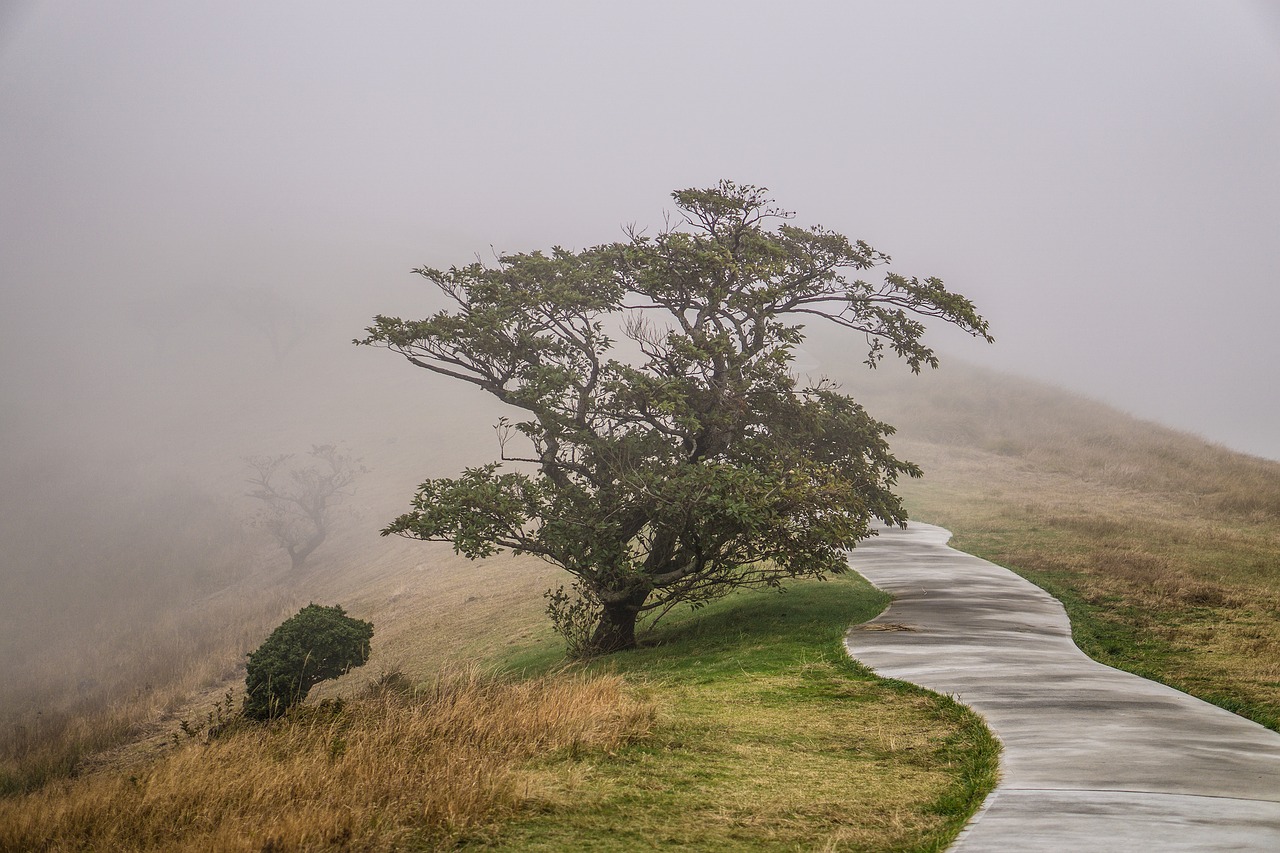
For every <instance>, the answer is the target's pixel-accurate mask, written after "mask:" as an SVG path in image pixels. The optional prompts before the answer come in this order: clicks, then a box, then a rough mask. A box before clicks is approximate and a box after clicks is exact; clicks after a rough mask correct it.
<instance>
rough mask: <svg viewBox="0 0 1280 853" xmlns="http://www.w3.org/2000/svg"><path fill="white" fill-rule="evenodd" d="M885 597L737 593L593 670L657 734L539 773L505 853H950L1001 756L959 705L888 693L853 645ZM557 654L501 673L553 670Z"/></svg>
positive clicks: (864, 589) (910, 690) (526, 656)
mask: <svg viewBox="0 0 1280 853" xmlns="http://www.w3.org/2000/svg"><path fill="white" fill-rule="evenodd" d="M886 601H887V597H886V596H884V595H883V594H881V593H879V592H878V591H876V590H874V589H873V588H872V587H870V585H869V584H867V583H866V582H865V581H864V580H863V579H862V578H860V577H846V578H840V579H837V580H834V581H829V582H826V583H816V582H811V583H804V584H797V585H795V586H794V587H793V588H792V589H791V590H790V591H788V592H787V593H785V594H782V595H779V594H777V593H772V592H761V593H751V594H742V595H736V596H733V597H731V598H729V599H726V600H724V601H721V602H717V603H716V604H714V605H712V606H710V607H708V608H706V609H704V610H700V611H697V612H695V613H692V614H688V615H686V616H684V617H683V618H682V619H680V620H679V621H675V620H672V621H671V623H670V624H666V625H664V626H663V627H662V628H661V629H660V630H659V632H658V633H657V636H656V637H655V638H654V639H653V645H651V646H648V647H645V648H641V649H638V650H636V651H633V652H627V653H623V654H617V655H612V656H610V657H608V658H606V659H603V660H600V661H596V662H594V663H592V664H590V665H588V666H587V667H586V669H587V670H588V671H589V672H592V673H616V674H619V675H621V676H623V677H624V678H625V679H626V680H627V681H628V682H629V683H631V684H633V685H636V686H637V687H638V689H640V690H641V691H642V692H643V694H644V695H646V696H647V697H648V698H649V699H651V700H652V701H653V702H655V703H656V704H657V705H658V707H659V724H658V725H657V726H656V728H655V730H654V733H653V735H652V736H651V737H650V738H648V739H646V740H644V741H642V742H639V743H637V744H635V745H632V746H629V747H627V748H625V749H622V750H619V751H617V752H615V753H614V754H612V755H608V756H600V755H585V756H583V757H581V758H578V759H576V760H573V761H569V762H563V761H551V762H544V763H542V764H541V765H540V766H536V767H534V768H532V769H531V770H530V773H531V778H532V779H533V780H535V783H536V785H535V786H536V787H537V788H538V789H539V790H540V791H541V792H542V793H541V794H540V796H539V797H538V799H537V802H535V803H531V804H530V808H528V809H526V810H525V813H524V814H523V815H522V816H521V817H519V818H517V819H516V820H514V821H512V822H510V823H507V824H505V825H504V826H503V828H502V830H501V832H500V833H499V834H497V835H496V836H494V837H493V838H490V839H487V840H481V839H477V845H478V846H484V847H486V848H492V849H499V850H565V849H591V850H602V851H608V850H620V851H622V850H637V849H649V848H655V847H662V846H668V845H677V844H678V845H680V847H681V849H684V850H708V851H710V850H796V849H806V850H941V849H944V848H945V847H946V846H947V845H948V844H949V843H950V841H951V840H952V839H953V838H954V836H955V834H956V833H957V832H958V831H959V830H960V828H961V827H962V826H963V825H964V823H965V821H966V820H967V819H968V817H969V816H970V815H971V814H972V813H973V812H974V810H975V809H976V808H977V807H978V805H979V804H980V803H981V802H982V800H983V799H984V798H985V797H986V795H987V793H988V792H989V791H990V790H991V788H992V787H993V786H994V784H995V776H996V768H997V753H998V746H997V744H996V742H995V741H994V739H993V738H992V736H991V734H990V732H989V731H988V730H987V728H986V727H985V725H984V724H983V723H982V722H981V720H980V719H979V718H978V717H977V716H976V715H974V714H972V713H971V712H969V711H968V710H967V709H965V708H963V707H962V706H959V705H957V704H956V703H955V702H953V701H951V700H950V699H948V698H945V697H940V696H937V695H936V694H931V693H928V692H926V691H923V690H920V689H918V688H916V687H913V686H911V685H907V684H903V683H900V682H892V681H886V680H883V679H879V678H877V677H875V676H873V675H871V674H870V673H869V672H868V671H867V670H865V669H864V668H862V667H860V666H858V665H857V664H855V663H854V662H852V661H851V660H849V659H848V657H847V656H846V655H845V653H844V651H843V646H842V638H843V635H844V632H845V630H846V629H847V628H848V627H849V626H850V625H852V624H856V623H858V622H861V621H864V620H866V619H869V618H871V617H872V616H874V615H875V614H876V613H878V612H879V611H880V610H881V609H883V606H884V604H885V603H886ZM554 660H555V654H554V652H552V651H550V650H546V649H539V650H535V651H532V652H525V653H522V654H519V655H516V656H513V657H512V658H511V659H510V660H509V661H507V662H506V664H507V665H510V666H513V667H517V668H525V669H529V670H533V671H542V670H546V669H548V668H551V667H553V666H554Z"/></svg>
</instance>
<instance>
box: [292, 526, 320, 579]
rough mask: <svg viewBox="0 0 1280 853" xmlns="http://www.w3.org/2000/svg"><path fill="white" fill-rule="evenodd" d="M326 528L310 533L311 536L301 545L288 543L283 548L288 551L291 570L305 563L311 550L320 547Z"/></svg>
mask: <svg viewBox="0 0 1280 853" xmlns="http://www.w3.org/2000/svg"><path fill="white" fill-rule="evenodd" d="M327 534H328V531H327V530H323V529H322V530H317V531H316V532H315V533H313V534H312V535H311V538H310V539H308V540H307V541H306V542H303V543H302V544H301V545H290V546H289V547H288V548H286V549H285V550H286V551H288V552H289V559H290V560H292V561H293V570H294V571H297V570H298V569H300V568H302V567H303V566H304V565H306V562H307V557H310V556H311V552H312V551H314V550H315V549H317V548H319V547H320V544H321V543H322V542H324V539H325V536H326V535H327Z"/></svg>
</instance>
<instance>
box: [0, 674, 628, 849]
mask: <svg viewBox="0 0 1280 853" xmlns="http://www.w3.org/2000/svg"><path fill="white" fill-rule="evenodd" d="M653 723H654V709H653V707H652V706H651V705H649V704H648V703H646V702H643V701H640V700H637V699H635V698H633V697H632V696H630V695H629V693H628V692H627V690H626V689H625V686H624V684H623V682H622V679H620V678H618V677H614V676H593V677H575V676H569V675H560V676H550V677H546V678H539V679H532V680H525V681H503V680H499V679H495V678H492V677H484V676H482V675H480V674H479V673H478V672H477V671H476V670H474V669H472V670H464V671H461V672H455V673H452V674H450V675H448V676H444V677H441V678H439V679H437V680H435V681H434V682H433V683H432V684H430V686H428V687H427V688H425V689H424V690H421V691H418V692H413V691H409V690H407V689H406V688H405V687H404V686H403V682H399V683H397V682H396V681H395V680H391V681H388V682H385V683H384V684H383V685H382V686H380V687H378V688H375V689H372V690H369V691H367V692H366V693H365V695H363V696H361V697H360V698H357V699H353V700H350V701H348V702H345V703H326V704H323V705H321V706H318V707H308V708H304V709H302V710H301V712H300V713H297V714H295V715H292V716H291V717H289V718H286V719H284V720H282V721H278V722H277V723H276V724H273V725H270V726H261V727H260V726H248V725H243V726H239V727H236V728H234V729H233V730H230V731H228V732H226V733H224V734H223V735H221V736H219V737H217V738H215V739H213V740H212V741H211V742H209V743H208V744H203V743H201V742H199V741H189V742H186V743H184V744H182V745H180V746H179V747H177V748H176V749H175V750H174V751H173V752H172V753H171V754H170V755H168V756H166V757H165V758H164V759H163V760H160V761H158V762H156V763H155V764H153V765H152V766H149V767H147V768H145V769H143V770H141V771H139V772H138V773H137V774H136V775H132V776H124V775H121V774H118V773H110V772H108V773H100V774H96V775H94V776H92V777H90V778H84V779H77V780H70V781H67V782H63V783H58V784H55V785H50V786H48V787H46V788H45V789H44V790H42V791H39V792H37V793H34V794H28V795H25V796H22V797H14V798H8V799H4V800H0V849H2V850H15V851H16V850H23V851H61V850H121V851H124V850H165V851H186V850H191V851H196V850H199V851H210V850H229V851H230V850H246V851H247V850H254V851H258V850H276V851H283V850H309V849H316V848H320V847H327V846H337V847H342V846H344V845H346V844H348V843H352V842H353V843H356V844H357V845H358V847H359V849H367V850H387V849H395V848H397V847H400V846H402V845H405V844H412V845H414V846H418V847H430V848H440V847H445V846H449V845H451V844H453V843H455V842H456V841H457V840H458V839H459V838H461V837H462V836H464V835H465V834H467V833H469V832H472V831H474V830H476V829H478V828H481V827H484V826H485V825H486V824H488V823H489V822H491V821H493V820H494V819H495V817H497V816H498V815H501V814H503V813H506V812H510V811H511V810H513V809H515V808H517V807H518V806H519V805H520V804H521V803H522V802H525V801H526V800H528V799H530V798H533V797H537V796H538V792H537V791H536V790H533V789H531V787H530V784H531V783H530V780H531V778H533V777H530V776H528V775H526V774H522V773H521V772H520V771H519V766H520V764H521V762H523V761H525V760H526V759H528V758H530V757H531V756H534V755H546V754H548V753H555V752H557V751H568V752H570V753H575V754H576V753H582V752H588V751H592V752H594V751H604V750H610V749H617V748H619V747H621V746H623V745H625V744H627V743H629V742H631V741H633V740H635V739H637V738H641V737H644V736H645V735H647V734H648V732H649V731H650V729H651V727H652V725H653Z"/></svg>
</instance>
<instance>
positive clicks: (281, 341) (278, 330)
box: [220, 287, 312, 364]
mask: <svg viewBox="0 0 1280 853" xmlns="http://www.w3.org/2000/svg"><path fill="white" fill-rule="evenodd" d="M220 296H221V300H222V303H223V305H224V307H225V308H226V309H227V310H228V311H230V312H231V313H232V314H234V315H236V316H237V317H238V318H240V320H241V321H243V322H244V323H245V324H246V325H247V326H248V327H250V328H252V329H255V330H256V331H257V332H258V333H259V334H261V335H262V336H263V337H265V338H266V340H267V343H269V344H270V345H271V354H272V355H273V356H275V360H276V364H283V363H284V360H285V358H286V357H288V355H289V353H290V352H291V351H292V350H293V348H294V347H295V346H297V345H298V344H299V343H300V342H301V341H302V339H303V338H304V337H306V335H307V332H308V331H310V328H311V320H312V318H311V317H310V316H308V314H307V312H305V311H304V310H303V309H302V308H301V307H299V306H298V305H297V304H296V303H294V302H291V301H290V300H288V299H287V298H285V297H283V296H281V295H280V294H279V293H277V292H276V291H274V290H272V289H270V288H263V287H224V288H222V289H221V291H220Z"/></svg>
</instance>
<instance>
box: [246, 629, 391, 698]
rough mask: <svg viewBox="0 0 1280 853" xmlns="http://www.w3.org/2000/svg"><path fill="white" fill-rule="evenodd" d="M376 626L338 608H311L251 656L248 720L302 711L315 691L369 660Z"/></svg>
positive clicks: (268, 639)
mask: <svg viewBox="0 0 1280 853" xmlns="http://www.w3.org/2000/svg"><path fill="white" fill-rule="evenodd" d="M372 638H373V624H372V623H370V622H363V621H361V620H359V619H352V618H351V617H350V616H348V615H347V614H346V612H345V611H343V609H342V608H341V607H339V606H337V605H334V606H333V607H321V606H320V605H317V604H308V605H307V606H306V607H304V608H302V609H301V610H299V611H298V613H297V614H296V615H294V616H291V617H290V618H288V619H286V620H285V621H284V622H283V623H281V625H280V627H278V628H276V629H275V630H274V631H272V632H271V636H270V637H267V639H266V641H265V642H264V643H263V644H262V645H261V646H259V647H258V648H257V649H256V650H255V651H252V652H250V653H249V666H248V674H247V675H246V676H245V687H246V688H247V695H246V696H245V700H244V713H245V716H246V717H249V718H251V719H255V720H270V719H272V718H274V717H278V716H280V715H281V714H283V713H284V712H285V711H287V710H288V709H289V708H291V707H293V706H294V705H297V704H298V703H299V702H301V701H302V700H303V699H305V698H307V694H308V693H310V692H311V688H312V687H314V686H315V685H317V684H319V683H320V682H321V681H325V680H327V679H330V678H337V677H338V676H339V675H342V674H343V673H344V672H346V671H347V670H349V669H351V668H352V667H356V666H362V665H363V664H364V663H365V661H367V660H368V659H369V641H370V640H371V639H372Z"/></svg>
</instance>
